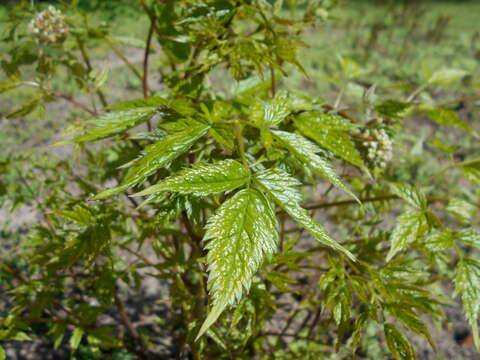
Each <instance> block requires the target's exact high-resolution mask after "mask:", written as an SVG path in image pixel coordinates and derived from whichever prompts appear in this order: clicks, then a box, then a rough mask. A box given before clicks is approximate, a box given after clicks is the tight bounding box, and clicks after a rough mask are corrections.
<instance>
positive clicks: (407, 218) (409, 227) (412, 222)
mask: <svg viewBox="0 0 480 360" xmlns="http://www.w3.org/2000/svg"><path fill="white" fill-rule="evenodd" d="M426 225H427V223H426V219H425V215H424V213H423V212H420V211H407V212H406V213H404V214H402V215H400V216H399V217H398V218H397V224H396V226H395V228H394V229H393V231H392V234H391V236H390V243H391V245H390V251H389V252H388V255H387V262H388V261H390V260H391V259H392V258H393V257H394V256H395V255H396V254H398V253H399V252H400V251H402V250H405V249H406V248H407V247H408V246H409V245H410V244H412V243H413V242H415V241H416V240H417V238H418V237H419V236H420V235H421V234H422V233H423V232H424V231H425V228H426Z"/></svg>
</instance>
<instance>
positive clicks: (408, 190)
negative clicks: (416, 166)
mask: <svg viewBox="0 0 480 360" xmlns="http://www.w3.org/2000/svg"><path fill="white" fill-rule="evenodd" d="M391 185H392V191H393V193H394V194H395V195H397V196H398V197H400V198H401V199H403V200H405V201H406V202H407V203H409V204H410V205H412V206H413V207H415V208H417V209H419V210H421V209H426V207H427V198H426V197H425V195H424V194H423V193H422V192H420V191H419V190H418V189H417V188H415V187H414V186H412V185H410V184H400V183H392V184H391Z"/></svg>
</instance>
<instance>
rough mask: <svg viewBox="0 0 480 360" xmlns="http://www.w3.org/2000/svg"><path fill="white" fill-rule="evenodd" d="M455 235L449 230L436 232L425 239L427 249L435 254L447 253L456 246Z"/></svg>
mask: <svg viewBox="0 0 480 360" xmlns="http://www.w3.org/2000/svg"><path fill="white" fill-rule="evenodd" d="M454 239H455V238H454V233H453V232H452V231H451V230H449V229H444V230H442V231H439V230H436V231H433V232H431V233H430V234H428V236H426V238H425V247H426V248H427V249H428V250H430V251H433V252H436V251H445V250H447V249H450V248H452V247H453V245H454Z"/></svg>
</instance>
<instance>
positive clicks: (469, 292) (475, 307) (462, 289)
mask: <svg viewBox="0 0 480 360" xmlns="http://www.w3.org/2000/svg"><path fill="white" fill-rule="evenodd" d="M458 294H461V296H462V302H463V309H464V312H465V316H466V318H467V320H468V322H469V323H470V326H471V327H472V333H473V339H474V342H475V346H476V347H477V349H480V339H479V335H478V331H479V329H478V315H479V312H480V262H478V261H476V260H473V259H467V258H463V259H461V260H460V263H459V264H458V265H457V269H456V274H455V295H458Z"/></svg>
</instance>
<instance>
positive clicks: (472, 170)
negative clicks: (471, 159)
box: [463, 161, 480, 185]
mask: <svg viewBox="0 0 480 360" xmlns="http://www.w3.org/2000/svg"><path fill="white" fill-rule="evenodd" d="M463 175H464V176H465V177H466V178H467V179H468V180H469V181H471V182H472V183H474V184H479V185H480V161H479V162H478V163H475V164H471V165H466V166H464V167H463Z"/></svg>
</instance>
